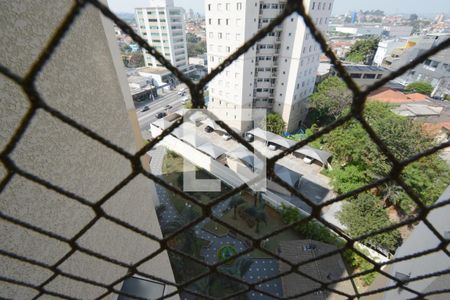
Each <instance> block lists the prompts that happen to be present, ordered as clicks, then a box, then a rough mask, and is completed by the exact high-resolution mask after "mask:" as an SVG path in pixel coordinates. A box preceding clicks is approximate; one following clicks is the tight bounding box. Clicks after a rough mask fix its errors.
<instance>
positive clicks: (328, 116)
mask: <svg viewBox="0 0 450 300" xmlns="http://www.w3.org/2000/svg"><path fill="white" fill-rule="evenodd" d="M309 100H310V102H309V103H310V107H311V108H312V109H313V110H314V116H313V118H314V120H313V122H314V123H319V124H322V123H327V122H331V121H334V120H336V119H337V118H338V117H339V115H341V114H342V112H343V111H344V110H345V109H346V108H348V107H349V105H350V104H351V102H352V92H351V91H350V90H349V89H348V88H347V86H346V85H345V82H344V81H342V79H340V78H339V77H336V76H332V77H328V78H327V79H325V80H324V81H322V82H321V83H319V84H318V86H317V91H316V92H314V93H313V94H312V95H311V96H310V97H309Z"/></svg>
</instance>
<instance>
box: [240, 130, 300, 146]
mask: <svg viewBox="0 0 450 300" xmlns="http://www.w3.org/2000/svg"><path fill="white" fill-rule="evenodd" d="M248 133H251V134H253V135H254V136H255V137H257V138H260V139H262V140H265V141H266V142H269V143H273V144H277V145H279V146H281V147H284V148H289V147H291V146H293V145H295V142H294V141H291V140H288V139H286V138H284V137H282V136H279V135H277V134H275V133H272V132H270V131H265V130H262V129H261V128H258V127H257V128H255V129H252V130H250V131H249V132H248Z"/></svg>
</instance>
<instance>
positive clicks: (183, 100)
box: [181, 97, 189, 104]
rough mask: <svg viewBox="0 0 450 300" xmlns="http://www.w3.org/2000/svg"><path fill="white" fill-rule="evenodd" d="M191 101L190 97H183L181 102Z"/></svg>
mask: <svg viewBox="0 0 450 300" xmlns="http://www.w3.org/2000/svg"><path fill="white" fill-rule="evenodd" d="M188 101H189V97H183V98H181V104H186V103H187V102H188Z"/></svg>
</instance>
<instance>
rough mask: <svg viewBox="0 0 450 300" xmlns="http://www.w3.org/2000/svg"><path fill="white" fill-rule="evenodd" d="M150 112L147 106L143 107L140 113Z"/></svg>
mask: <svg viewBox="0 0 450 300" xmlns="http://www.w3.org/2000/svg"><path fill="white" fill-rule="evenodd" d="M147 110H150V107H148V105H146V106H144V108H143V109H142V110H141V111H142V112H144V111H147Z"/></svg>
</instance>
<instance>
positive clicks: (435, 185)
mask: <svg viewBox="0 0 450 300" xmlns="http://www.w3.org/2000/svg"><path fill="white" fill-rule="evenodd" d="M364 117H365V119H366V120H367V122H368V123H369V125H370V126H371V127H372V129H373V130H374V131H375V133H376V134H377V135H378V136H379V137H380V139H381V140H382V141H383V142H384V143H385V144H386V146H387V147H388V149H389V151H390V152H391V153H392V154H393V155H394V156H395V157H396V158H397V159H398V160H400V161H401V160H405V159H407V158H409V157H411V156H413V155H414V154H416V153H419V152H421V151H423V150H425V149H427V148H429V147H431V146H432V140H431V139H430V138H429V137H428V136H426V135H424V134H423V132H422V130H421V127H420V124H418V123H416V122H414V121H412V120H410V119H408V118H405V117H401V116H398V115H396V114H394V113H393V112H392V111H391V110H390V106H388V105H386V104H383V103H379V102H369V103H367V105H366V109H365V112H364ZM322 146H323V147H324V148H325V149H327V150H329V151H330V152H332V153H333V155H334V156H333V165H334V166H335V167H334V169H333V170H331V171H329V173H328V174H329V175H330V176H331V182H332V184H333V187H334V189H335V190H336V191H337V192H338V193H345V192H349V191H351V190H353V189H355V188H356V187H360V186H362V185H364V184H368V183H370V182H372V181H374V180H376V179H379V178H382V177H384V176H386V175H387V174H388V173H389V172H390V170H391V164H390V163H389V161H388V159H387V158H386V156H384V155H383V154H382V153H381V152H380V151H379V150H378V147H377V145H376V144H375V143H373V142H372V140H371V139H370V137H369V135H368V134H367V132H366V131H365V130H364V129H363V128H362V126H361V125H360V123H359V122H357V121H350V122H347V123H345V124H344V125H342V126H340V127H338V128H336V129H335V130H333V131H332V132H331V133H329V134H328V135H326V136H325V137H324V138H323V139H322ZM401 175H402V178H403V179H404V180H405V182H407V183H408V184H409V185H410V186H411V187H412V188H413V189H414V190H415V191H416V192H417V193H418V194H419V195H420V196H421V199H422V201H423V202H424V204H426V205H430V204H432V203H433V202H434V201H436V199H437V198H438V196H439V195H440V194H441V193H442V192H443V191H444V189H445V187H446V186H447V185H448V184H450V169H449V167H448V166H447V165H446V164H445V162H443V161H442V160H441V159H440V158H439V156H438V155H431V156H428V157H425V158H423V159H421V160H419V161H416V162H414V163H412V164H410V165H409V166H408V167H406V168H405V169H404V170H403V172H402V174H401ZM394 187H395V185H394V184H393V183H391V184H388V185H386V186H384V187H381V188H380V189H381V190H380V193H381V196H382V199H383V200H385V201H387V202H386V204H393V205H396V208H398V209H402V210H404V212H407V213H411V212H413V211H414V210H415V208H416V205H415V204H414V203H413V202H412V200H411V199H410V198H409V197H408V196H407V195H406V194H405V192H404V191H403V190H402V189H400V192H398V190H399V189H397V188H394ZM392 191H395V192H392Z"/></svg>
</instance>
